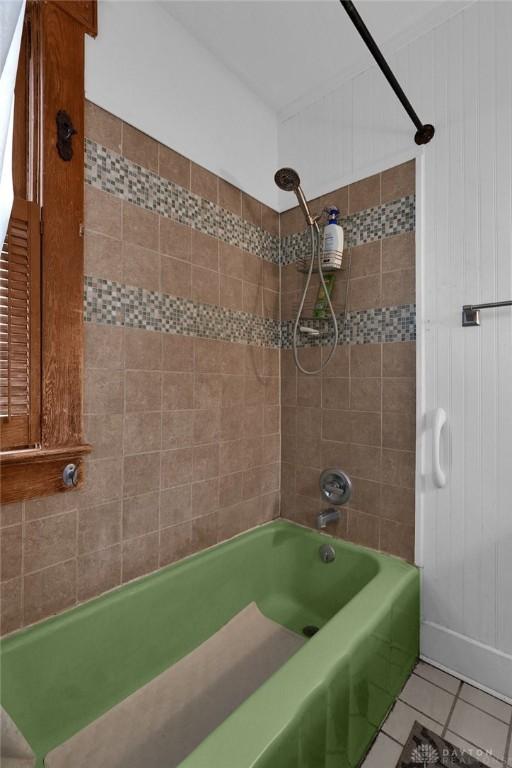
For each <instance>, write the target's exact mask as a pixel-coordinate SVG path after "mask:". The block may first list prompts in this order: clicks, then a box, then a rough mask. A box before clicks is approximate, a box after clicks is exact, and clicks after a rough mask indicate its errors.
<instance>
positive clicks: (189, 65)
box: [85, 0, 277, 208]
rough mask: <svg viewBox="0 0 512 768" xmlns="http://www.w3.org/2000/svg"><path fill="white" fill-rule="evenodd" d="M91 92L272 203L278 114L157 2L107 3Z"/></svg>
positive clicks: (92, 57) (88, 66) (91, 61)
mask: <svg viewBox="0 0 512 768" xmlns="http://www.w3.org/2000/svg"><path fill="white" fill-rule="evenodd" d="M98 28H99V34H98V37H97V38H96V39H95V40H94V39H92V38H90V37H87V38H86V49H85V54H86V55H85V92H86V97H87V98H88V99H90V100H91V101H93V102H94V103H95V104H98V105H99V106H101V107H103V108H104V109H107V110H108V111H109V112H112V113H113V114H115V115H117V116H118V117H121V118H122V119H123V120H125V121H126V122H128V123H131V124H132V125H134V126H135V127H137V128H139V129H140V130H142V131H144V132H146V133H148V134H149V135H150V136H153V137H154V138H156V139H158V140H159V141H161V142H162V143H164V144H167V145H168V146H170V147H172V148H173V149H175V150H177V151H178V152H181V153H182V154H184V155H186V156H187V157H190V158H191V159H192V160H194V161H195V162H196V163H199V164H200V165H203V166H205V167H206V168H208V169H209V170H210V171H213V172H214V173H217V174H219V176H222V177H223V178H225V179H227V180H228V181H231V182H232V183H233V184H235V185H236V186H238V187H240V188H241V189H243V190H244V191H247V192H249V193H250V194H252V195H254V196H255V197H257V198H258V199H259V200H261V201H263V202H265V203H267V204H268V205H270V206H272V207H274V208H275V207H276V205H277V191H276V188H275V185H274V183H273V176H274V173H275V169H276V168H277V119H276V116H275V115H274V114H273V113H272V112H271V111H270V110H269V108H268V107H267V106H266V105H264V104H263V102H261V101H260V100H259V99H258V97H257V96H255V95H254V94H253V93H252V92H251V91H249V90H248V89H247V88H246V87H245V86H244V85H243V84H242V83H241V81H240V80H239V79H238V78H237V77H235V76H234V75H233V74H232V73H231V72H230V71H229V70H228V69H227V68H226V67H224V66H223V65H222V64H221V63H220V62H219V61H218V60H217V59H215V58H214V57H213V56H212V55H211V54H210V53H209V52H208V51H207V50H206V49H205V48H204V47H202V46H201V45H200V44H199V43H198V42H197V41H196V40H194V38H193V37H191V35H190V34H189V33H188V32H187V31H186V30H185V28H184V27H183V26H181V24H180V23H179V22H178V21H176V20H175V19H173V18H172V17H171V16H170V15H169V14H168V13H166V12H165V11H164V10H163V9H162V8H161V7H160V5H159V4H158V3H156V2H150V1H147V2H115V1H114V2H112V1H111V0H110V1H107V2H105V1H104V0H103V1H102V2H100V3H99V25H98Z"/></svg>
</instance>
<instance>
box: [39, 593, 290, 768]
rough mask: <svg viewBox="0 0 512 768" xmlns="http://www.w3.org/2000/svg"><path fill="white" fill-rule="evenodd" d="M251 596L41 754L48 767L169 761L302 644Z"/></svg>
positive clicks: (137, 767)
mask: <svg viewBox="0 0 512 768" xmlns="http://www.w3.org/2000/svg"><path fill="white" fill-rule="evenodd" d="M304 642H305V641H304V639H303V638H302V637H300V636H299V635H296V634H295V633H294V632H291V631H290V630H288V629H285V628H284V627H282V626H281V625H280V624H276V622H275V621H271V620H270V619H267V618H266V617H265V616H263V614H262V613H261V612H260V611H259V609H258V607H257V605H256V603H251V604H250V605H248V606H247V608H244V610H243V611H240V613H238V614H237V615H236V616H235V617H234V618H233V619H231V621H229V622H228V623H227V624H226V625H225V626H224V627H222V629H220V630H219V631H218V632H216V633H215V634H214V635H213V636H212V637H210V638H209V639H208V640H206V641H205V642H204V643H202V645H200V646H199V647H198V648H196V650H195V651H192V653H190V654H189V655H188V656H185V657H184V658H183V659H181V660H180V661H178V662H177V663H176V664H174V665H173V666H172V667H170V668H169V669H167V670H166V671H165V672H163V673H162V674H161V675H159V676H158V677H156V678H155V679H154V680H152V681H151V682H150V683H147V685H145V686H144V687H143V688H140V689H139V690H138V691H135V693H133V694H132V695H131V696H129V697H128V698H127V699H124V701H122V702H120V703H119V704H117V705H116V706H115V707H113V708H112V709H110V710H109V711H108V712H106V713H105V714H104V715H102V716H101V717H100V718H98V720H95V721H94V722H93V723H91V724H90V725H88V726H87V727H86V728H84V729H83V730H82V731H79V733H77V734H76V735H75V736H72V737H71V738H70V739H68V741H66V742H64V744H62V745H61V746H59V747H57V748H56V749H54V750H52V751H51V752H50V753H49V754H48V755H47V756H46V758H45V761H44V763H45V766H46V768H91V767H94V768H141V766H144V768H162V766H165V768H173V767H174V766H177V765H178V764H179V763H180V762H181V761H182V760H184V759H185V757H186V756H187V755H188V754H190V752H192V750H193V749H195V747H197V746H198V744H200V742H201V741H203V739H205V738H206V736H208V734H209V733H211V731H213V730H214V728H216V727H217V726H218V725H220V723H222V721H223V720H225V719H226V717H227V716H228V715H229V714H230V713H231V712H233V710H234V709H236V707H238V706H239V705H240V704H241V703H242V702H243V701H244V700H245V699H247V698H248V696H250V695H251V693H253V691H255V690H256V689H257V688H259V686H260V685H261V684H262V683H264V682H265V680H267V678H269V677H270V676H271V675H272V674H273V673H274V672H275V671H276V670H277V669H279V667H281V666H282V665H283V664H284V663H285V661H286V660H287V659H288V658H289V657H290V656H292V655H293V654H294V653H295V652H296V651H297V650H298V649H299V648H300V647H301V645H302V644H303V643H304Z"/></svg>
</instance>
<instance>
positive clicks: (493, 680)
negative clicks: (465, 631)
mask: <svg viewBox="0 0 512 768" xmlns="http://www.w3.org/2000/svg"><path fill="white" fill-rule="evenodd" d="M420 655H421V658H422V659H425V661H428V662H429V663H431V664H433V665H434V666H436V667H439V668H440V669H443V670H444V671H446V672H450V673H451V674H453V675H456V677H460V678H461V680H464V681H465V682H467V683H470V684H471V685H474V686H476V687H477V688H481V689H482V690H484V691H486V692H487V693H490V694H492V695H493V696H497V697H498V698H500V699H503V700H504V701H507V702H509V703H512V656H510V655H509V654H507V653H503V652H502V651H499V650H497V649H496V648H491V647H490V646H488V645H483V643H479V642H477V641H476V640H472V639H471V638H470V637H466V636H465V635H460V634H458V633H457V632H453V631H452V630H450V629H446V627H440V626H439V625H437V624H432V623H431V622H422V624H421V652H420Z"/></svg>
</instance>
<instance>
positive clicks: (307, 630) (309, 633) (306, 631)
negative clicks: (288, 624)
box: [302, 624, 319, 637]
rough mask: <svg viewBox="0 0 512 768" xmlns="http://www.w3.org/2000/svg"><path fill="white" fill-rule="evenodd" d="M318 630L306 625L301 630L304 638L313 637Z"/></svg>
mask: <svg viewBox="0 0 512 768" xmlns="http://www.w3.org/2000/svg"><path fill="white" fill-rule="evenodd" d="M318 630H319V627H315V625H314V624H308V625H307V626H306V627H304V629H303V630H302V634H303V635H305V636H306V637H313V635H316V633H317V632H318Z"/></svg>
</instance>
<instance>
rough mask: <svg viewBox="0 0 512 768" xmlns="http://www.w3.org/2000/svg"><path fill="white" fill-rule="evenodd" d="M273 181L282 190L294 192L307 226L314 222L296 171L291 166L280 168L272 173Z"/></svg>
mask: <svg viewBox="0 0 512 768" xmlns="http://www.w3.org/2000/svg"><path fill="white" fill-rule="evenodd" d="M274 181H275V183H276V184H277V186H278V187H279V189H282V190H284V192H295V195H296V197H297V200H298V201H299V205H300V207H301V210H302V213H303V214H304V218H305V219H306V222H307V224H308V227H312V226H313V225H314V224H315V219H314V218H313V216H312V215H311V212H310V210H309V206H308V204H307V200H306V198H305V197H304V192H303V191H302V187H301V185H300V178H299V174H298V173H297V171H294V170H293V168H280V169H279V170H278V171H276V173H275V175H274Z"/></svg>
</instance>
